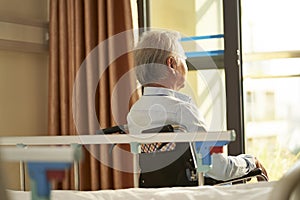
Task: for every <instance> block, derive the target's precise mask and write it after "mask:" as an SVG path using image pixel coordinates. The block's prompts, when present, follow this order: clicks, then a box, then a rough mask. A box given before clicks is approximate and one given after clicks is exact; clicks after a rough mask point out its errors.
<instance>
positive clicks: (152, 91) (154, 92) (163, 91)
mask: <svg viewBox="0 0 300 200" xmlns="http://www.w3.org/2000/svg"><path fill="white" fill-rule="evenodd" d="M144 95H145V96H172V97H176V98H178V99H180V100H182V101H185V102H191V99H192V98H191V97H190V96H187V95H185V94H183V93H180V92H177V91H175V90H171V89H168V88H163V87H145V88H144Z"/></svg>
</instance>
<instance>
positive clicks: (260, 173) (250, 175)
mask: <svg viewBox="0 0 300 200" xmlns="http://www.w3.org/2000/svg"><path fill="white" fill-rule="evenodd" d="M253 177H261V178H262V179H263V180H264V181H268V177H267V176H266V175H265V174H264V173H263V171H262V170H261V169H260V168H255V169H254V170H252V171H250V172H249V173H248V174H246V175H244V176H241V177H237V178H233V179H229V180H226V181H220V180H215V179H213V178H210V177H205V183H204V184H205V185H225V184H228V183H236V182H241V181H247V180H249V179H251V178H253Z"/></svg>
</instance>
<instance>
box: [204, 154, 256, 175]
mask: <svg viewBox="0 0 300 200" xmlns="http://www.w3.org/2000/svg"><path fill="white" fill-rule="evenodd" d="M255 168H256V165H255V157H254V156H252V155H247V154H241V155H238V156H224V155H223V154H213V155H212V169H211V170H210V171H208V172H207V173H206V175H207V176H209V177H211V178H214V179H217V180H228V179H233V178H238V177H241V176H244V175H246V174H248V173H249V172H250V171H251V170H253V169H255Z"/></svg>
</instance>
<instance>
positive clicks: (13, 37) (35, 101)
mask: <svg viewBox="0 0 300 200" xmlns="http://www.w3.org/2000/svg"><path fill="white" fill-rule="evenodd" d="M47 10H48V1H47V0H26V2H25V1H23V0H1V1H0V94H1V95H0V136H28V135H46V134H47V96H48V91H47V90H48V89H47V88H48V86H47V82H48V50H47V49H48V47H47V40H46V35H45V33H46V32H47V25H48V12H47ZM1 164H2V163H1ZM4 168H5V169H4V170H5V172H6V173H5V176H6V185H7V188H9V189H19V187H20V184H19V168H18V164H17V163H5V164H4ZM27 185H28V184H27ZM27 188H28V187H27Z"/></svg>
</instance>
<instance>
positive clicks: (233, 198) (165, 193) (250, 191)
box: [8, 182, 274, 200]
mask: <svg viewBox="0 0 300 200" xmlns="http://www.w3.org/2000/svg"><path fill="white" fill-rule="evenodd" d="M273 185H274V182H260V183H253V184H239V185H233V186H231V185H230V186H229V185H228V186H201V187H173V188H158V189H142V188H130V189H119V190H100V191H71V190H54V191H52V193H51V200H67V199H72V200H96V199H97V200H119V199H128V200H146V199H147V200H148V199H149V200H161V199H164V200H200V199H205V200H210V199H214V200H220V199H222V200H238V199H242V200H246V199H247V200H268V199H269V195H270V192H271V191H272V188H273ZM30 195H31V194H30V192H22V191H12V190H8V196H9V198H10V200H30V199H31V196H30Z"/></svg>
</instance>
